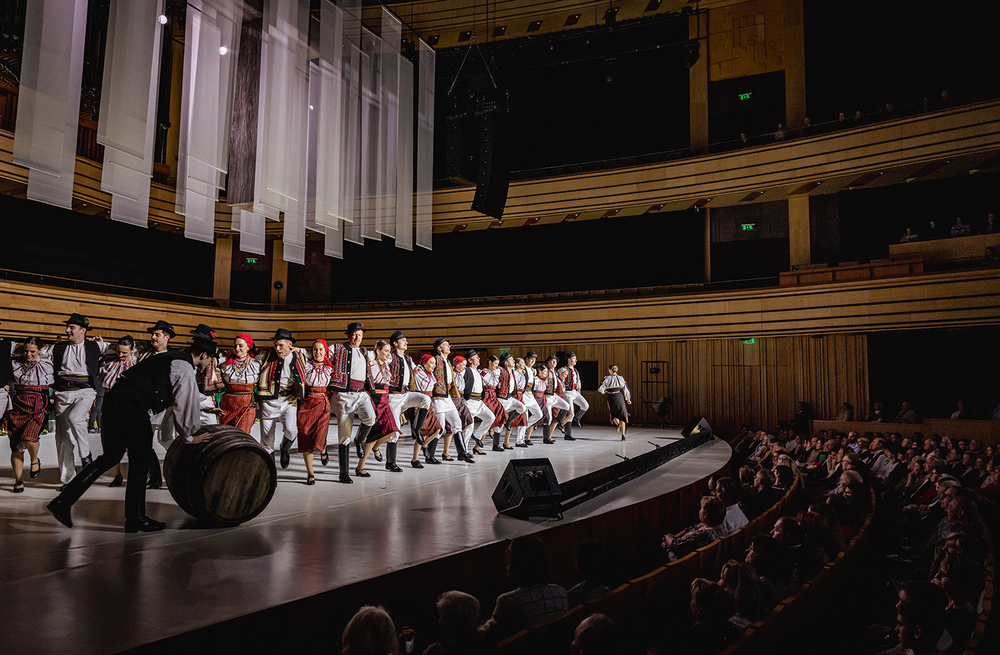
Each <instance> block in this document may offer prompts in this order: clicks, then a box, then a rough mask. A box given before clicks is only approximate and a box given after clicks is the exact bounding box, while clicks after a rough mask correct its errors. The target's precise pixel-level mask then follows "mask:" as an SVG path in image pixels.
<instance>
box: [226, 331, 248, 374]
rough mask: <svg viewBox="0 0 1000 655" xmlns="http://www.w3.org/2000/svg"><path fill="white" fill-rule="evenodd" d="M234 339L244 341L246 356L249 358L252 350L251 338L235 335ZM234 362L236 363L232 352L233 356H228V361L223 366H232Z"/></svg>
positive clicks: (246, 335)
mask: <svg viewBox="0 0 1000 655" xmlns="http://www.w3.org/2000/svg"><path fill="white" fill-rule="evenodd" d="M236 339H243V340H244V341H246V344H247V355H248V356H249V354H250V351H251V350H253V337H251V336H250V335H249V334H237V335H236ZM234 341H235V339H234ZM235 361H236V353H235V352H234V353H233V354H231V355H230V356H229V359H227V360H226V363H225V364H224V366H229V365H230V364H232V363H233V362H235Z"/></svg>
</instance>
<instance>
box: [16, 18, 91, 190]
mask: <svg viewBox="0 0 1000 655" xmlns="http://www.w3.org/2000/svg"><path fill="white" fill-rule="evenodd" d="M86 34H87V0H28V3H27V7H26V10H25V24H24V40H23V52H22V56H21V83H20V89H19V92H18V107H17V131H16V132H15V134H14V148H13V156H12V160H13V162H14V163H15V164H18V165H20V166H24V167H26V168H27V169H28V199H29V200H37V201H39V202H44V203H48V204H50V205H57V206H59V207H65V208H66V209H71V208H72V206H73V176H74V173H75V171H76V140H77V131H78V129H79V125H80V85H81V80H82V77H83V49H84V39H85V37H86Z"/></svg>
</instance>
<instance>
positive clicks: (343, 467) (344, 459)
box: [337, 443, 363, 484]
mask: <svg viewBox="0 0 1000 655" xmlns="http://www.w3.org/2000/svg"><path fill="white" fill-rule="evenodd" d="M337 455H338V458H339V459H340V462H339V464H340V481H341V482H343V483H344V484H354V480H352V479H351V475H350V473H348V471H349V470H350V464H351V463H350V462H349V461H348V458H349V457H350V456H351V447H350V446H348V445H347V444H346V443H342V444H340V445H338V446H337ZM362 456H363V454H362Z"/></svg>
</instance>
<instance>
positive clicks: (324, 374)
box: [295, 339, 333, 485]
mask: <svg viewBox="0 0 1000 655" xmlns="http://www.w3.org/2000/svg"><path fill="white" fill-rule="evenodd" d="M329 352H330V346H328V345H327V343H326V341H324V340H323V339H316V341H314V342H313V345H312V355H311V357H310V358H309V361H308V362H306V366H305V374H306V375H305V380H304V382H305V384H306V398H305V400H303V401H302V402H301V403H300V404H299V410H298V414H296V417H295V420H296V423H297V427H298V432H299V436H298V439H299V452H300V453H302V457H303V458H305V461H306V475H307V476H308V477H307V478H306V484H309V485H312V484H316V476H315V475H313V452H314V451H317V450H318V451H319V458H320V461H321V462H322V464H323V466H326V465H327V464H328V463H329V462H330V455H329V454H328V453H327V450H326V437H327V432H328V431H329V430H330V396H329V393H328V391H327V389H328V387H329V386H330V375H331V374H332V373H333V364H331V363H330V360H329V358H328V357H327V353H329Z"/></svg>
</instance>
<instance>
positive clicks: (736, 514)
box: [722, 505, 750, 534]
mask: <svg viewBox="0 0 1000 655" xmlns="http://www.w3.org/2000/svg"><path fill="white" fill-rule="evenodd" d="M749 522H750V521H749V520H748V519H747V515H746V514H744V513H743V510H741V509H740V506H739V505H730V506H729V507H727V508H726V520H725V521H723V522H722V529H723V530H725V531H726V534H732V533H733V532H736V531H737V530H739V529H740V528H742V527H743V526H744V525H746V524H747V523H749Z"/></svg>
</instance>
